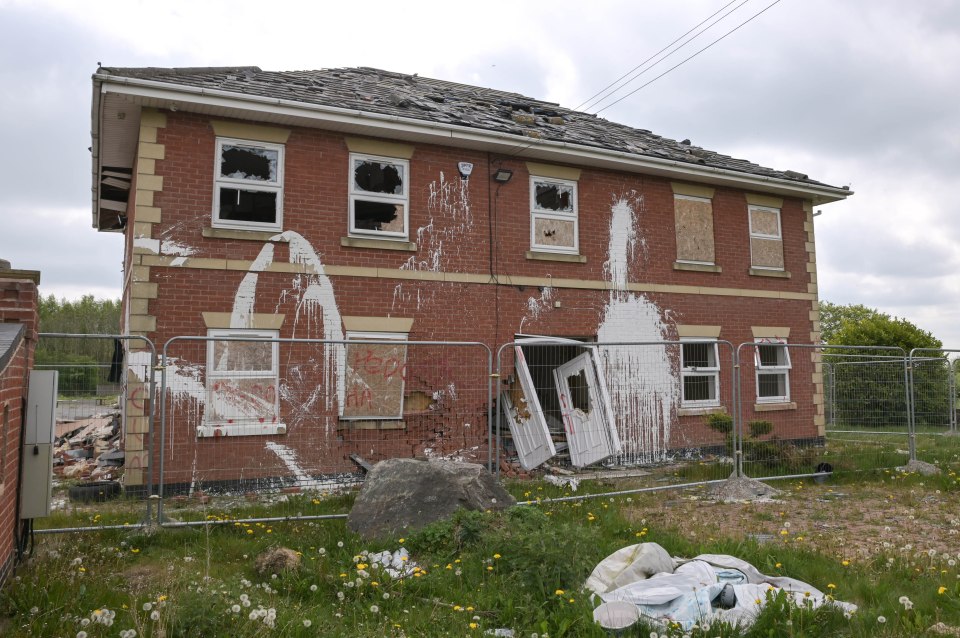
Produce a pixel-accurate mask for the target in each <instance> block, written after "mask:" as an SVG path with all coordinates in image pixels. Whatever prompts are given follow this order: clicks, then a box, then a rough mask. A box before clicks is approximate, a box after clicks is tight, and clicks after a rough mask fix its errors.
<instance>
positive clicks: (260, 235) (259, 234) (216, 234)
mask: <svg viewBox="0 0 960 638" xmlns="http://www.w3.org/2000/svg"><path fill="white" fill-rule="evenodd" d="M281 232H283V231H279V230H239V229H237V228H204V229H203V231H202V234H203V236H204V237H210V238H213V239H249V240H251V241H270V240H271V239H272V238H274V237H276V236H277V234H279V233H281Z"/></svg>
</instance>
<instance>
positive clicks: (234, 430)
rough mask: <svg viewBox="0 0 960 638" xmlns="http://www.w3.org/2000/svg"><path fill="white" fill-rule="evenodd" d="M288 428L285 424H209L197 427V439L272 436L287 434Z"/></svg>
mask: <svg viewBox="0 0 960 638" xmlns="http://www.w3.org/2000/svg"><path fill="white" fill-rule="evenodd" d="M286 433H287V426H286V425H285V424H283V423H268V424H264V423H255V424H254V423H248V424H243V425H238V424H235V423H219V424H218V423H209V424H204V425H201V426H198V427H197V438H198V439H207V438H214V439H216V438H220V437H225V436H270V435H273V434H286Z"/></svg>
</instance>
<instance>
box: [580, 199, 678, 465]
mask: <svg viewBox="0 0 960 638" xmlns="http://www.w3.org/2000/svg"><path fill="white" fill-rule="evenodd" d="M637 209H639V211H640V212H641V213H642V212H643V199H642V197H636V196H635V195H634V194H632V193H631V195H630V196H629V197H628V196H620V197H615V198H614V202H613V206H612V207H611V218H610V244H609V259H608V261H607V262H606V264H605V265H604V270H605V272H606V275H607V276H608V277H609V280H610V283H611V287H612V290H611V292H610V301H609V302H608V303H607V307H606V309H605V310H604V313H603V320H602V322H601V324H600V326H599V327H598V329H597V341H598V342H600V343H603V342H618V341H619V342H658V341H664V340H666V339H667V336H668V329H667V326H666V325H665V324H664V322H663V318H662V314H661V311H660V308H659V307H657V305H656V304H655V303H653V302H652V301H650V300H649V299H647V297H646V296H644V295H642V294H631V293H629V292H627V284H628V281H629V268H630V263H631V262H632V261H633V260H634V256H635V251H636V247H637V244H638V239H637V232H636V222H637ZM641 245H642V242H641ZM600 353H601V355H602V357H603V361H604V367H605V370H604V371H605V373H606V377H607V379H608V382H609V384H610V388H609V389H610V400H611V403H612V404H613V411H614V414H615V418H616V422H617V430H618V433H619V435H620V440H621V441H622V443H623V451H622V453H621V455H620V457H619V459H618V461H619V462H620V463H622V464H634V463H648V462H651V461H658V460H663V459H664V458H665V457H666V453H667V450H668V449H669V445H670V425H671V420H672V417H673V411H674V408H675V406H676V405H677V402H678V400H679V389H680V387H679V383H678V380H677V370H676V363H675V362H674V361H672V360H671V358H670V356H669V353H668V352H667V350H666V348H664V347H663V346H629V347H616V346H611V347H608V348H601V349H600Z"/></svg>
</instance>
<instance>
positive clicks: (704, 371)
mask: <svg viewBox="0 0 960 638" xmlns="http://www.w3.org/2000/svg"><path fill="white" fill-rule="evenodd" d="M694 344H702V345H706V346H712V351H713V363H714V365H713V366H707V367H699V366H687V365H685V364H686V356H685V355H684V346H685V345H694ZM708 352H709V350H708ZM708 359H709V355H708ZM689 377H708V378H712V379H713V388H714V395H715V398H713V399H689V400H688V399H687V398H686V392H685V390H686V383H685V380H686V379H687V378H689ZM680 407H681V408H716V407H720V352H719V342H718V341H717V340H716V339H705V338H703V337H680Z"/></svg>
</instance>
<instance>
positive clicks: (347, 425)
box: [337, 419, 407, 430]
mask: <svg viewBox="0 0 960 638" xmlns="http://www.w3.org/2000/svg"><path fill="white" fill-rule="evenodd" d="M337 429H338V430H405V429H407V424H406V422H405V421H397V420H391V421H384V420H378V419H368V420H357V421H354V420H350V421H345V420H343V419H341V420H340V424H339V425H337Z"/></svg>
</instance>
